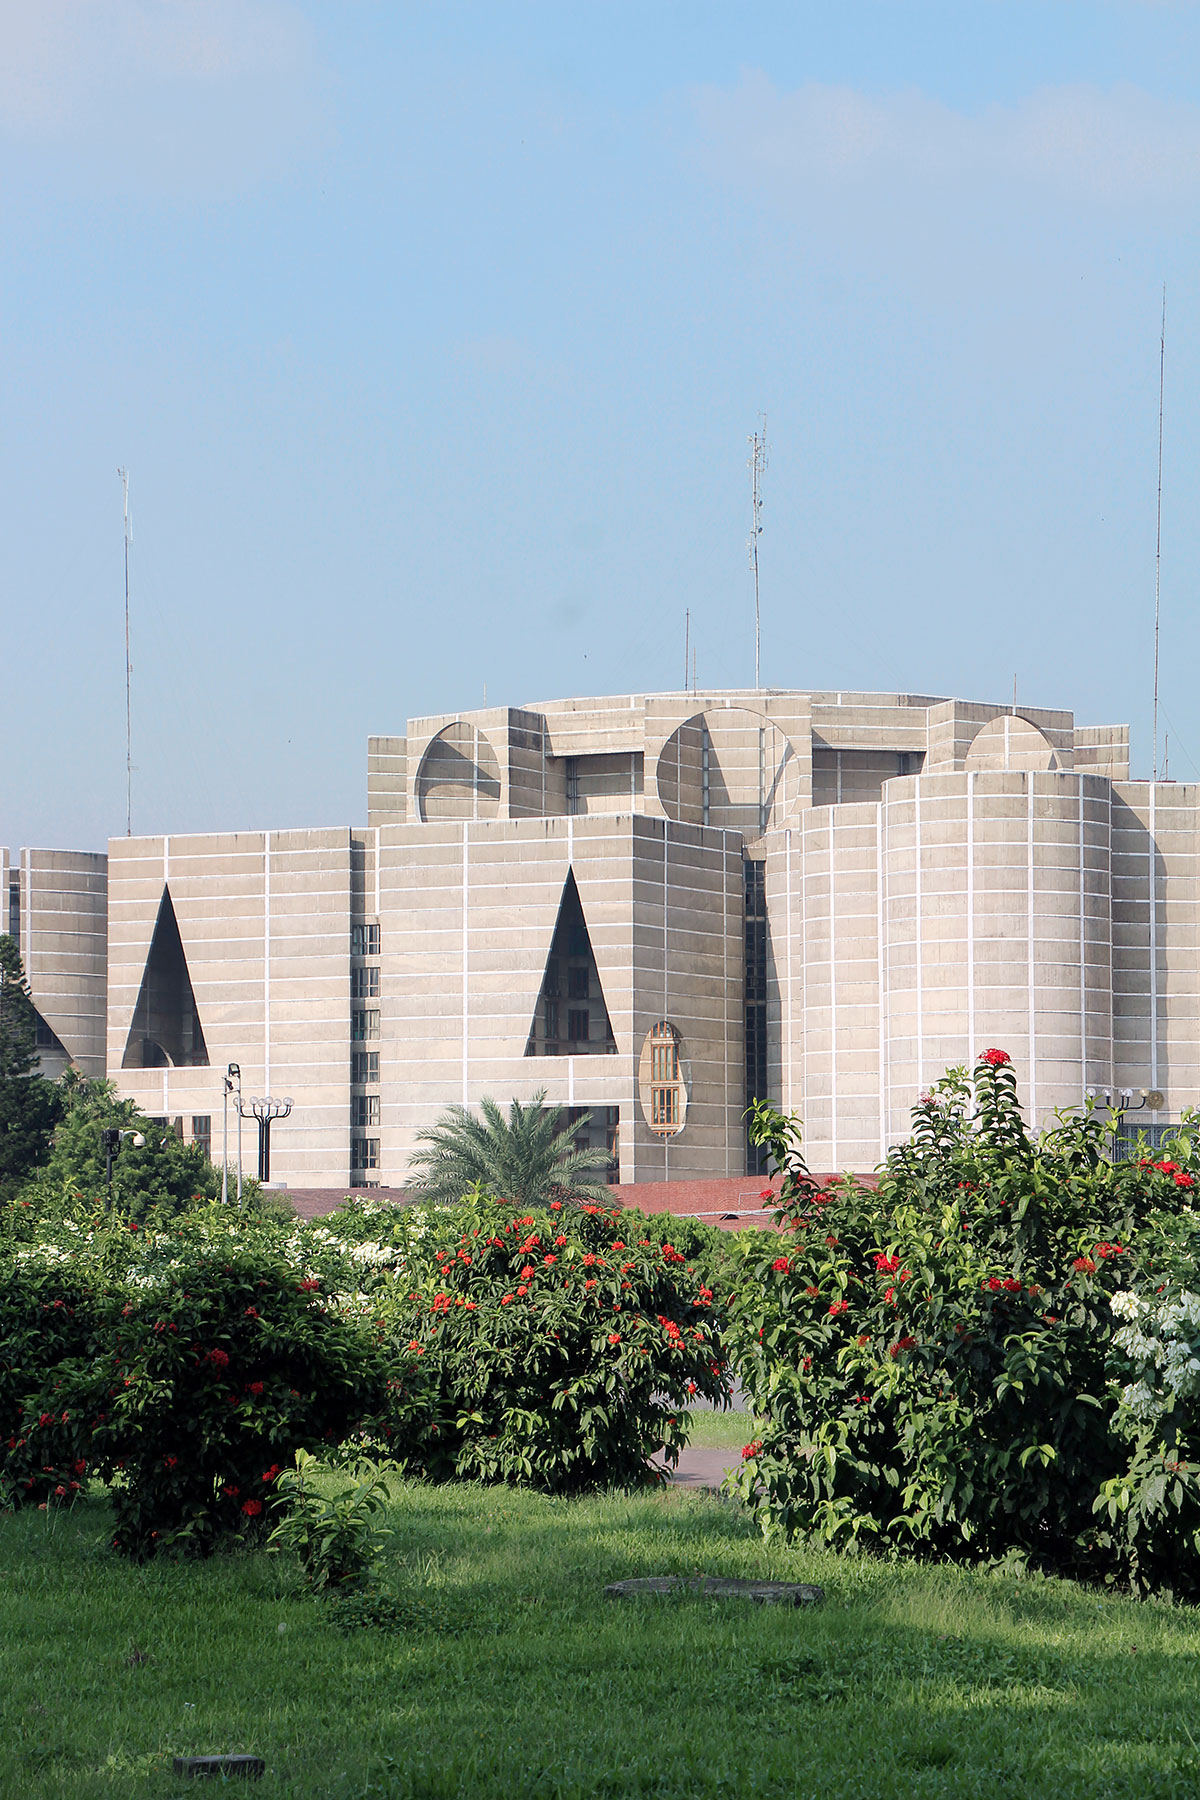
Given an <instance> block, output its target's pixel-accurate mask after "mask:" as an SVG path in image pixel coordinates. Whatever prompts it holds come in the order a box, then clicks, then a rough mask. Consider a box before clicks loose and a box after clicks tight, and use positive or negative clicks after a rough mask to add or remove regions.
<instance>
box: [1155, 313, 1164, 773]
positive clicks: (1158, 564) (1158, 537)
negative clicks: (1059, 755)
mask: <svg viewBox="0 0 1200 1800" xmlns="http://www.w3.org/2000/svg"><path fill="white" fill-rule="evenodd" d="M1166 370H1167V284H1166V282H1165V281H1164V282H1163V291H1162V330H1161V331H1160V333H1159V338H1158V516H1157V521H1156V525H1155V534H1154V779H1155V781H1157V780H1158V601H1159V591H1160V576H1161V573H1162V471H1163V397H1164V392H1165V377H1166Z"/></svg>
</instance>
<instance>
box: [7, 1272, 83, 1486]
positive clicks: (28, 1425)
mask: <svg viewBox="0 0 1200 1800" xmlns="http://www.w3.org/2000/svg"><path fill="white" fill-rule="evenodd" d="M97 1330H98V1308H97V1304H96V1292H95V1288H94V1285H93V1284H92V1283H91V1282H90V1281H89V1280H88V1278H87V1276H86V1275H85V1274H84V1272H83V1271H82V1270H81V1269H79V1268H78V1267H76V1266H73V1265H72V1264H70V1263H68V1262H66V1261H65V1259H59V1258H57V1257H53V1256H52V1257H48V1258H45V1259H37V1260H36V1261H27V1262H24V1263H10V1264H9V1266H8V1267H7V1268H3V1267H0V1503H3V1504H6V1505H9V1506H22V1505H28V1504H31V1503H32V1504H34V1505H47V1504H50V1505H53V1504H56V1503H63V1502H70V1501H71V1500H73V1499H74V1498H75V1497H76V1496H77V1495H78V1494H79V1493H81V1492H82V1489H83V1484H84V1481H85V1479H86V1477H87V1473H88V1468H87V1459H86V1457H85V1456H83V1455H82V1454H81V1453H80V1451H79V1450H78V1448H77V1445H76V1433H75V1432H74V1431H73V1430H72V1429H71V1425H72V1421H71V1418H70V1416H69V1411H70V1408H69V1406H68V1405H66V1404H65V1403H64V1401H63V1398H62V1393H61V1388H62V1382H63V1377H61V1376H59V1377H56V1376H54V1375H53V1373H52V1372H53V1371H57V1370H59V1369H65V1368H67V1367H74V1366H76V1365H77V1364H81V1365H84V1366H86V1364H87V1363H88V1362H89V1361H90V1359H91V1357H92V1356H93V1355H94V1353H95V1351H96V1348H97V1343H98V1337H97ZM64 1413H67V1414H68V1416H67V1417H64V1416H63V1415H64Z"/></svg>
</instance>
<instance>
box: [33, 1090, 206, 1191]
mask: <svg viewBox="0 0 1200 1800" xmlns="http://www.w3.org/2000/svg"><path fill="white" fill-rule="evenodd" d="M62 1100H63V1117H62V1122H61V1124H60V1125H59V1126H58V1128H57V1130H56V1131H55V1133H54V1142H53V1145H52V1147H51V1150H50V1155H49V1158H48V1159H47V1162H46V1165H45V1168H44V1169H43V1170H42V1172H41V1174H40V1177H39V1180H38V1182H37V1184H36V1186H35V1188H33V1189H31V1190H30V1192H29V1193H28V1195H27V1196H25V1197H26V1198H28V1199H29V1200H30V1202H31V1206H32V1208H33V1209H34V1210H39V1209H41V1208H42V1207H44V1206H46V1205H47V1204H49V1205H54V1204H56V1203H57V1202H58V1201H59V1200H60V1199H61V1197H62V1196H63V1195H64V1194H66V1195H71V1194H74V1195H82V1196H83V1197H84V1198H85V1199H93V1198H94V1199H98V1200H101V1201H103V1202H104V1203H105V1204H106V1205H107V1204H110V1203H111V1205H112V1206H113V1207H114V1209H116V1210H118V1211H120V1212H122V1213H124V1214H125V1215H126V1216H128V1217H132V1218H135V1219H138V1220H143V1219H146V1218H148V1217H149V1216H150V1215H151V1214H152V1213H154V1212H156V1211H165V1212H167V1213H172V1212H177V1211H179V1210H180V1209H182V1208H185V1207H187V1206H188V1205H189V1204H190V1202H191V1201H192V1200H193V1198H205V1197H206V1198H211V1197H213V1196H214V1195H216V1194H218V1193H219V1192H220V1187H221V1178H220V1174H219V1172H218V1171H217V1170H216V1169H214V1168H213V1166H212V1164H211V1163H210V1162H209V1160H208V1158H207V1157H206V1156H205V1154H204V1152H203V1150H202V1149H201V1148H200V1147H199V1145H198V1144H185V1143H183V1142H182V1141H181V1139H179V1138H178V1137H176V1136H175V1133H174V1132H173V1131H169V1130H167V1129H166V1128H165V1127H164V1126H162V1125H155V1124H154V1123H153V1122H152V1121H151V1120H150V1119H148V1118H146V1116H145V1115H144V1114H143V1113H140V1112H139V1111H138V1109H137V1107H136V1105H135V1104H134V1102H133V1101H132V1100H123V1099H120V1098H119V1097H118V1095H117V1091H116V1089H115V1087H114V1086H113V1084H112V1082H111V1081H91V1080H89V1079H87V1077H86V1076H82V1075H79V1074H77V1073H75V1072H73V1071H70V1070H68V1072H67V1075H66V1076H65V1077H64V1079H63V1082H62ZM112 1127H115V1128H117V1129H120V1130H124V1131H127V1132H129V1133H131V1134H132V1133H140V1134H141V1135H142V1136H143V1137H144V1138H145V1140H146V1142H145V1144H144V1145H142V1146H141V1147H138V1146H136V1145H135V1144H134V1142H133V1138H132V1136H128V1137H123V1138H122V1139H121V1147H120V1150H119V1151H118V1153H117V1155H116V1156H115V1157H114V1159H113V1178H112V1193H111V1196H110V1195H109V1193H108V1189H107V1185H106V1182H105V1157H104V1145H103V1140H102V1136H101V1134H102V1132H103V1131H104V1130H105V1129H106V1128H112Z"/></svg>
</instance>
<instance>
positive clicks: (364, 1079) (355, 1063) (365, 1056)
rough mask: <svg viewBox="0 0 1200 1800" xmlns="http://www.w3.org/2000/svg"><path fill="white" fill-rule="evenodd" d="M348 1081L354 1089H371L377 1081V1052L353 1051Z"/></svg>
mask: <svg viewBox="0 0 1200 1800" xmlns="http://www.w3.org/2000/svg"><path fill="white" fill-rule="evenodd" d="M350 1079H351V1081H352V1082H353V1083H354V1084H355V1086H356V1087H373V1086H374V1085H375V1083H376V1082H377V1081H378V1080H379V1052H378V1050H355V1051H353V1052H352V1053H351V1056H350Z"/></svg>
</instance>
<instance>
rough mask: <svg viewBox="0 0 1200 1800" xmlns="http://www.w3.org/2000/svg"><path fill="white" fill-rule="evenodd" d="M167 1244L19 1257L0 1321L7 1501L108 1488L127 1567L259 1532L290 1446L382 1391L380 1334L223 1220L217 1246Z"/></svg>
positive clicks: (107, 1233)
mask: <svg viewBox="0 0 1200 1800" xmlns="http://www.w3.org/2000/svg"><path fill="white" fill-rule="evenodd" d="M166 1236H167V1234H158V1238H157V1239H156V1240H155V1241H153V1242H147V1241H145V1240H142V1241H141V1247H140V1255H139V1253H138V1252H135V1251H131V1250H130V1249H129V1248H128V1245H129V1243H131V1242H135V1241H137V1240H136V1239H135V1238H134V1234H132V1233H130V1232H129V1231H128V1227H127V1223H126V1222H122V1221H119V1220H112V1221H107V1222H103V1223H100V1224H98V1225H96V1226H95V1227H94V1229H93V1230H92V1231H90V1232H88V1233H80V1238H81V1242H80V1246H79V1249H78V1251H77V1253H76V1256H75V1257H74V1258H70V1259H68V1258H66V1257H65V1255H64V1253H63V1252H62V1251H61V1250H60V1249H59V1247H58V1246H57V1245H54V1244H43V1245H37V1246H33V1247H21V1248H19V1249H18V1250H17V1251H16V1252H15V1253H14V1254H13V1255H12V1256H11V1258H10V1266H9V1271H8V1275H9V1279H8V1280H7V1281H6V1282H5V1284H4V1291H5V1295H6V1302H5V1307H4V1311H3V1313H2V1314H0V1382H3V1385H4V1386H5V1388H6V1392H7V1398H8V1406H7V1420H6V1422H7V1423H8V1425H9V1431H8V1433H7V1437H6V1440H5V1445H4V1449H5V1454H4V1457H3V1463H2V1468H3V1474H2V1476H0V1479H2V1480H3V1483H4V1491H5V1494H6V1496H7V1497H8V1498H9V1499H10V1500H14V1501H17V1502H19V1501H21V1500H23V1499H33V1498H36V1497H37V1496H38V1495H39V1494H42V1495H44V1496H45V1498H46V1500H47V1501H53V1500H56V1499H58V1500H61V1499H64V1498H70V1497H71V1495H72V1494H73V1493H74V1492H76V1491H78V1484H79V1483H80V1481H81V1480H82V1478H83V1476H84V1475H85V1474H95V1475H99V1476H102V1477H103V1478H104V1479H106V1480H107V1481H108V1483H109V1487H110V1490H111V1493H112V1498H113V1504H114V1508H115V1513H116V1533H115V1537H114V1540H113V1541H114V1544H115V1546H116V1547H117V1548H118V1549H120V1550H121V1551H123V1552H125V1553H126V1554H128V1555H131V1556H134V1557H138V1558H140V1557H145V1556H147V1555H150V1554H152V1553H153V1552H154V1551H155V1550H158V1549H162V1548H165V1547H167V1546H168V1545H180V1546H183V1547H186V1548H190V1549H194V1550H197V1551H207V1550H210V1549H212V1548H213V1547H214V1546H215V1545H216V1543H218V1542H219V1541H220V1540H221V1539H222V1538H228V1537H231V1536H246V1535H255V1534H257V1533H258V1532H259V1531H260V1530H261V1528H262V1522H263V1516H264V1508H265V1503H266V1502H267V1501H268V1500H269V1498H270V1496H271V1492H272V1487H273V1483H274V1481H275V1478H276V1476H277V1475H278V1473H279V1470H280V1468H281V1467H282V1466H283V1465H284V1464H286V1463H289V1462H290V1461H291V1460H292V1458H293V1456H294V1454H295V1451H296V1449H297V1448H298V1447H317V1448H319V1447H321V1446H323V1445H327V1444H332V1443H336V1442H339V1441H340V1440H341V1439H342V1438H344V1437H345V1436H347V1435H348V1434H349V1433H351V1432H353V1431H357V1430H359V1429H361V1428H362V1426H363V1424H364V1422H365V1420H366V1419H367V1417H368V1415H369V1416H370V1417H371V1418H372V1420H374V1418H375V1417H376V1416H377V1415H378V1412H379V1410H380V1408H381V1405H382V1402H383V1398H384V1393H385V1385H386V1376H385V1371H384V1367H383V1358H382V1353H381V1350H380V1346H379V1342H378V1337H377V1335H376V1334H374V1333H371V1332H369V1331H366V1330H364V1328H363V1327H362V1326H361V1324H358V1323H356V1322H353V1321H351V1320H347V1319H345V1318H343V1317H341V1316H340V1315H339V1313H338V1312H337V1311H336V1310H335V1309H334V1308H332V1307H331V1306H329V1305H328V1304H326V1302H325V1300H324V1298H323V1296H322V1294H321V1292H320V1283H319V1281H318V1280H316V1279H313V1278H308V1279H305V1278H301V1277H299V1274H298V1271H297V1269H296V1267H295V1266H294V1264H292V1263H290V1262H289V1261H288V1260H287V1259H286V1258H284V1257H281V1256H279V1255H278V1254H272V1253H271V1251H270V1250H269V1249H268V1248H266V1247H265V1246H262V1245H259V1246H251V1247H249V1248H247V1247H244V1246H242V1245H241V1244H239V1243H238V1241H237V1236H236V1235H235V1232H234V1231H233V1230H231V1229H230V1222H228V1221H227V1223H226V1228H225V1232H224V1235H223V1238H218V1239H217V1241H215V1242H209V1243H203V1242H200V1243H197V1242H196V1241H194V1234H193V1241H191V1242H189V1241H188V1239H187V1236H186V1234H185V1235H183V1236H181V1237H178V1238H175V1239H172V1240H169V1243H170V1248H171V1249H172V1250H173V1252H174V1253H173V1254H172V1255H170V1256H166V1255H165V1253H164V1251H165V1246H164V1244H163V1242H162V1241H161V1240H162V1239H163V1238H166ZM60 1303H61V1304H60ZM36 1326H42V1327H43V1329H44V1336H43V1339H42V1340H41V1342H40V1343H38V1342H34V1338H33V1328H34V1327H36ZM30 1352H32V1354H29V1353H30ZM26 1358H27V1360H25V1359H26ZM14 1368H19V1369H21V1370H22V1372H23V1377H24V1379H23V1381H18V1380H17V1378H16V1377H15V1376H14V1375H12V1374H9V1373H7V1372H8V1371H10V1370H13V1369H14ZM398 1407H399V1400H398V1396H397V1395H396V1394H395V1393H393V1394H392V1395H391V1396H390V1397H389V1410H390V1412H391V1414H392V1415H393V1416H395V1415H396V1413H397V1411H398ZM18 1413H19V1417H18V1416H16V1415H17V1414H18ZM67 1470H69V1471H70V1475H69V1476H67V1474H66V1471H67ZM72 1483H74V1484H75V1485H74V1486H72ZM64 1490H65V1491H64Z"/></svg>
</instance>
